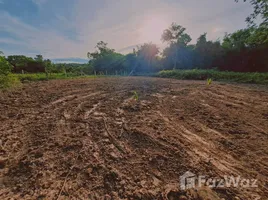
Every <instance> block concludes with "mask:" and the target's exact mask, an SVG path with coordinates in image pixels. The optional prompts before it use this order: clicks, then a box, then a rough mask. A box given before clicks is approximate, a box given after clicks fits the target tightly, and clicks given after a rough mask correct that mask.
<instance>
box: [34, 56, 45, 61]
mask: <svg viewBox="0 0 268 200" xmlns="http://www.w3.org/2000/svg"><path fill="white" fill-rule="evenodd" d="M34 60H35V61H37V62H43V56H42V55H36V56H35V58H34Z"/></svg>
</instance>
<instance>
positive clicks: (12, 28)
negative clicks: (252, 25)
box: [0, 0, 252, 62]
mask: <svg viewBox="0 0 268 200" xmlns="http://www.w3.org/2000/svg"><path fill="white" fill-rule="evenodd" d="M251 12H252V7H251V6H250V5H249V4H248V3H243V2H242V1H241V2H240V3H235V2H234V0H0V50H1V51H3V52H4V53H5V55H14V54H16V55H26V56H30V57H34V56H35V55H37V54H42V55H43V56H44V58H49V59H52V60H55V61H57V62H60V61H61V60H63V61H66V62H72V61H74V62H83V61H84V60H85V61H86V59H87V52H92V51H95V46H96V44H97V42H99V41H101V40H102V41H105V42H107V43H108V47H110V48H113V49H115V50H116V51H118V52H120V53H123V54H126V53H128V52H131V51H132V49H133V48H134V47H136V46H137V45H141V44H143V43H145V42H153V43H155V44H157V45H158V46H159V47H160V48H163V47H164V45H165V44H163V43H162V41H161V34H162V32H163V30H164V29H166V28H168V27H169V25H170V24H171V23H172V22H176V23H177V24H180V25H182V26H184V27H185V28H186V32H187V33H188V34H190V35H191V37H192V42H193V43H194V42H195V41H196V39H197V38H198V36H200V34H203V33H205V32H207V37H208V39H210V40H217V39H222V37H223V36H224V34H225V33H226V32H228V33H231V32H234V31H235V30H238V29H241V28H246V26H247V25H246V23H245V18H246V17H247V16H248V15H249V14H250V13H251Z"/></svg>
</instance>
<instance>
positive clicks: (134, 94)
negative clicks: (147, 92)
mask: <svg viewBox="0 0 268 200" xmlns="http://www.w3.org/2000/svg"><path fill="white" fill-rule="evenodd" d="M132 98H133V99H135V100H136V101H138V100H139V95H138V93H137V91H133V96H132Z"/></svg>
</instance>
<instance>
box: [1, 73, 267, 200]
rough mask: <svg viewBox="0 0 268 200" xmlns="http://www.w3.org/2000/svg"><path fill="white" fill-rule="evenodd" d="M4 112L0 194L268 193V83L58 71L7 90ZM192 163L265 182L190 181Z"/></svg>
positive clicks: (197, 168) (209, 174)
mask: <svg viewBox="0 0 268 200" xmlns="http://www.w3.org/2000/svg"><path fill="white" fill-rule="evenodd" d="M132 91H136V92H137V93H138V95H139V100H138V101H135V100H134V99H133V98H132V96H133V92H132ZM0 113H1V115H0V123H1V126H0V136H1V138H0V199H55V200H56V199H107V200H108V199H226V200H227V199H236V200H237V199H241V200H242V199H243V200H244V199H259V198H256V197H261V199H267V198H268V189H267V188H268V183H267V180H268V90H267V89H265V88H264V87H259V86H252V85H251V86H250V85H229V84H219V83H213V84H212V85H211V86H207V85H206V84H205V83H204V82H196V81H177V80H170V79H157V78H101V79H78V80H55V81H49V82H38V83H30V84H27V85H23V86H22V87H21V88H17V89H13V90H11V91H8V92H1V93H0ZM186 171H190V172H192V173H194V174H196V175H204V176H206V178H214V177H217V178H223V177H224V176H225V175H226V176H230V175H233V176H241V177H243V178H246V179H258V182H257V184H258V188H243V187H237V188H235V187H230V188H213V189H209V188H208V187H201V188H198V189H197V190H194V189H191V190H186V191H183V190H182V189H180V187H179V184H180V176H181V175H182V174H184V173H185V172H186Z"/></svg>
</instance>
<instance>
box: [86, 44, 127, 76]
mask: <svg viewBox="0 0 268 200" xmlns="http://www.w3.org/2000/svg"><path fill="white" fill-rule="evenodd" d="M96 49H97V50H96V51H95V52H93V53H90V52H88V53H87V56H88V58H90V59H91V60H90V61H89V64H92V66H93V68H94V70H95V71H97V72H101V73H106V72H107V73H113V72H116V71H122V70H124V69H125V65H124V62H125V57H124V56H123V55H122V54H120V53H116V52H115V50H114V49H110V48H108V44H107V43H105V42H103V41H100V42H98V43H97V46H96Z"/></svg>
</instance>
